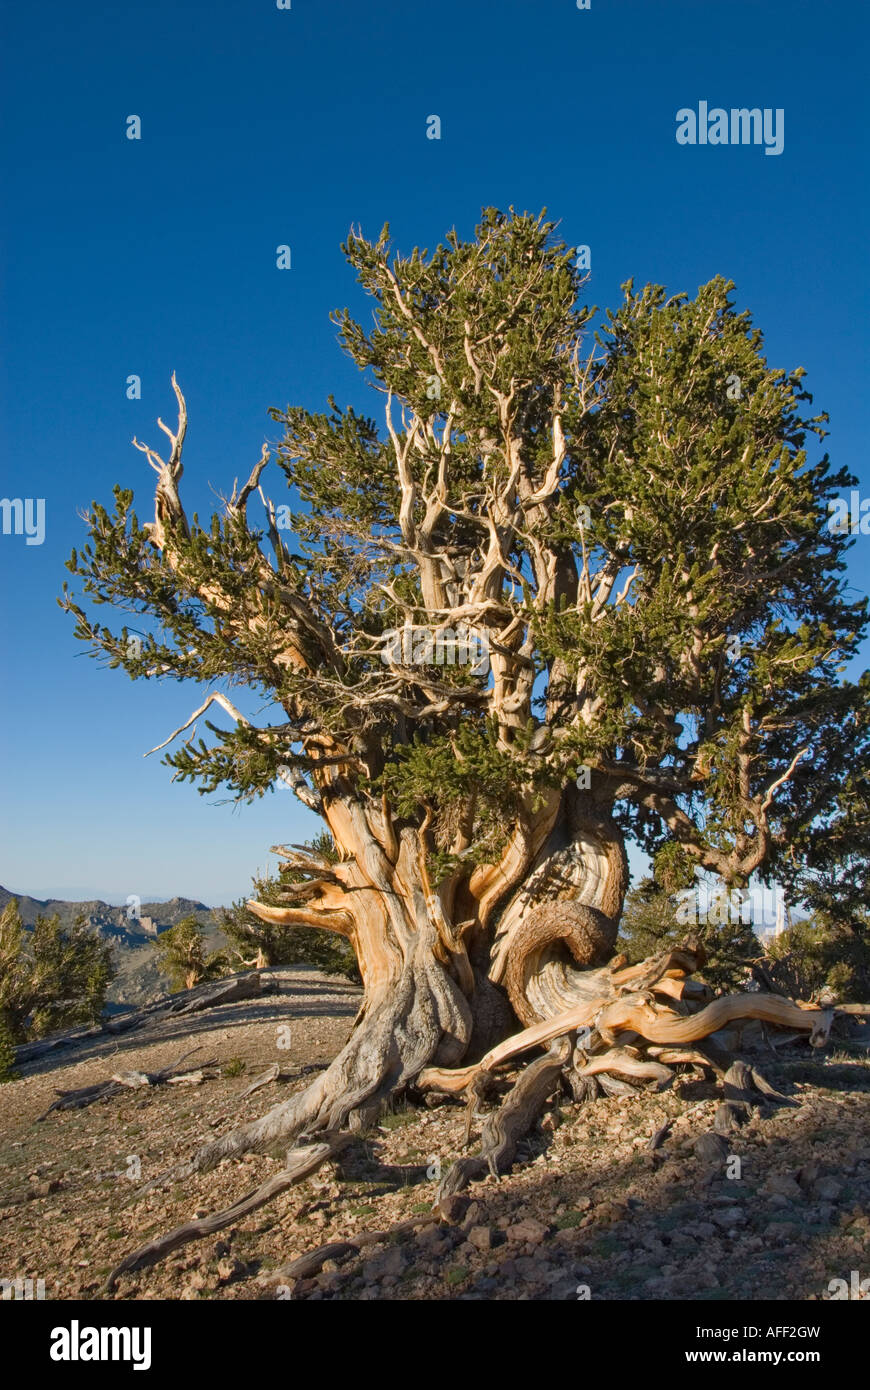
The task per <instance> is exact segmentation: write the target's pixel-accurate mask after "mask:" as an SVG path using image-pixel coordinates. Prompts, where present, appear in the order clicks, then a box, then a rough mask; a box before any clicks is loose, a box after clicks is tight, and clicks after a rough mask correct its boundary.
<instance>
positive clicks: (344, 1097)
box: [182, 788, 627, 1172]
mask: <svg viewBox="0 0 870 1390" xmlns="http://www.w3.org/2000/svg"><path fill="white" fill-rule="evenodd" d="M324 811H325V815H326V819H327V821H328V823H329V827H330V830H331V832H332V836H333V839H334V842H335V845H336V848H337V849H338V852H339V855H340V858H339V861H338V862H337V863H334V864H329V863H327V862H326V861H325V860H323V859H320V858H318V856H316V855H312V854H308V853H307V852H305V851H301V850H293V851H289V850H281V851H280V852H281V853H282V854H283V855H284V857H285V858H286V860H287V861H288V862H289V863H290V864H292V866H293V867H294V868H295V869H297V870H299V869H302V870H304V871H305V872H307V873H308V874H309V875H310V877H309V879H308V880H307V881H306V882H303V883H299V884H296V885H294V886H293V887H292V888H290V889H288V894H290V895H292V896H293V897H294V898H295V899H296V900H297V901H296V903H295V904H294V905H288V906H286V907H284V906H282V907H273V906H267V905H265V904H262V903H256V902H252V903H250V904H249V906H250V908H251V910H252V912H254V913H255V914H256V915H258V916H259V917H261V918H262V919H263V920H264V921H269V922H278V923H284V924H291V925H306V926H323V927H327V928H328V929H330V930H333V931H339V932H341V933H342V934H343V935H345V936H347V937H348V938H349V940H350V941H351V943H352V945H353V947H354V950H355V952H356V956H357V960H358V962H359V967H360V972H361V974H362V979H363V986H364V990H365V1000H364V1004H363V1008H362V1010H361V1011H360V1015H359V1016H358V1019H357V1024H356V1027H355V1029H354V1032H353V1034H352V1036H351V1037H350V1039H349V1041H348V1042H347V1044H346V1045H345V1047H344V1048H343V1049H342V1051H341V1052H340V1053H339V1055H338V1056H337V1057H336V1058H335V1060H334V1061H333V1062H332V1064H331V1066H330V1067H329V1068H328V1069H327V1070H326V1071H324V1072H323V1073H322V1074H321V1075H319V1076H318V1077H317V1078H316V1080H314V1081H313V1082H312V1084H311V1085H310V1086H309V1087H308V1088H307V1089H306V1090H305V1091H303V1092H302V1093H301V1094H299V1095H296V1096H294V1097H292V1098H290V1099H288V1100H286V1101H283V1102H281V1103H280V1104H279V1105H277V1106H275V1107H274V1108H273V1109H272V1110H271V1111H269V1113H268V1114H266V1115H265V1116H263V1117H262V1118H261V1119H259V1120H257V1121H255V1122H254V1123H252V1124H249V1125H247V1126H245V1127H244V1128H242V1129H239V1130H237V1131H235V1132H234V1133H232V1134H230V1135H228V1136H226V1137H224V1138H222V1139H220V1140H217V1141H214V1142H212V1143H209V1144H207V1145H206V1146H205V1147H204V1148H202V1149H201V1150H200V1151H199V1152H198V1153H197V1154H196V1155H195V1156H194V1158H193V1160H192V1161H191V1163H190V1164H188V1165H186V1166H185V1168H184V1169H183V1170H182V1171H183V1172H190V1171H194V1170H197V1169H202V1168H206V1167H210V1166H212V1165H213V1164H214V1163H216V1162H218V1161H219V1160H220V1159H222V1158H225V1157H227V1156H231V1155H235V1154H240V1153H243V1152H245V1151H247V1150H251V1149H255V1150H263V1149H267V1148H271V1147H272V1146H274V1145H275V1144H277V1143H286V1144H291V1143H292V1142H293V1141H294V1140H295V1139H296V1138H297V1137H298V1136H299V1135H302V1134H306V1135H308V1134H314V1133H317V1132H319V1131H320V1130H330V1131H332V1130H337V1129H341V1128H343V1127H348V1128H351V1129H357V1128H366V1127H368V1126H369V1125H370V1124H372V1123H373V1122H374V1121H375V1120H376V1118H377V1116H378V1114H379V1112H380V1110H381V1108H382V1107H383V1105H384V1103H385V1102H386V1101H387V1100H388V1099H389V1098H390V1097H391V1096H392V1095H394V1094H396V1093H398V1092H400V1091H401V1090H403V1088H405V1087H406V1086H407V1085H408V1084H409V1083H410V1082H412V1081H414V1079H415V1078H416V1077H417V1076H418V1075H419V1074H420V1073H421V1072H422V1071H423V1069H424V1068H425V1067H428V1066H435V1067H439V1068H445V1069H448V1070H449V1069H452V1068H455V1067H457V1066H458V1064H459V1063H460V1062H462V1061H463V1060H475V1059H476V1058H479V1057H480V1056H482V1055H483V1054H484V1053H485V1052H487V1051H488V1050H489V1049H490V1048H491V1047H492V1046H494V1045H495V1044H496V1043H497V1042H499V1041H500V1040H501V1039H502V1038H503V1037H505V1036H506V1035H507V1034H509V1033H511V1032H515V1031H517V1028H518V1027H519V1026H520V1025H522V1024H528V1023H532V1022H537V1021H539V1020H541V1019H543V1018H551V1017H555V1016H556V1015H557V1014H559V1013H561V1012H563V1011H564V1010H565V1009H566V1008H569V1007H571V1005H572V1004H574V1003H576V1002H578V1000H579V999H581V998H583V997H584V979H585V976H584V970H585V969H586V968H588V967H589V966H592V965H594V964H597V963H599V962H601V961H603V960H604V959H606V957H607V956H608V955H609V954H610V951H611V948H612V946H613V942H614V940H615V937H616V931H617V924H618V914H619V911H620V910H621V906H622V898H623V895H624V892H625V886H626V881H627V870H626V861H625V852H624V849H623V845H622V840H621V837H620V836H619V832H618V831H617V829H616V827H615V826H614V825H613V822H612V821H611V820H610V818H609V817H608V816H607V815H606V814H605V813H602V812H601V811H600V810H599V809H597V808H595V807H594V806H593V805H592V804H591V803H587V804H585V805H584V803H583V801H582V799H581V797H580V795H579V794H578V793H577V792H576V790H575V789H574V788H570V789H569V791H568V792H567V793H563V794H562V795H561V796H560V795H558V794H555V793H554V794H552V795H550V796H549V797H548V798H547V799H546V800H545V801H544V803H543V804H542V805H540V806H539V807H538V808H537V810H536V811H532V810H529V812H528V815H527V817H525V818H524V822H523V824H522V825H521V826H520V827H519V828H518V830H517V831H516V832H515V833H514V835H513V836H512V837H511V838H510V840H509V842H508V845H507V847H506V849H505V851H504V853H503V855H502V857H501V859H500V860H499V862H498V863H497V864H490V865H483V866H478V867H477V868H475V869H474V870H473V872H471V873H470V874H468V873H466V874H465V875H464V876H460V875H457V876H456V877H455V878H454V879H452V880H450V881H448V882H446V883H445V884H443V885H442V886H441V887H440V888H439V889H438V890H434V889H433V888H432V885H431V883H430V881H429V876H428V873H427V869H426V841H425V834H421V833H418V832H417V831H416V830H412V829H409V828H404V829H402V830H400V831H399V832H398V833H397V832H396V831H395V830H394V829H393V825H392V820H391V817H390V814H389V811H388V809H387V808H386V807H385V806H383V805H382V806H381V807H380V808H378V809H377V810H375V809H374V808H373V806H372V805H371V804H368V805H367V804H365V803H363V802H362V801H360V800H358V799H352V798H350V797H348V796H346V795H336V796H334V797H333V798H332V799H330V797H329V796H328V795H327V796H325V797H324ZM303 903H304V905H302V904H303Z"/></svg>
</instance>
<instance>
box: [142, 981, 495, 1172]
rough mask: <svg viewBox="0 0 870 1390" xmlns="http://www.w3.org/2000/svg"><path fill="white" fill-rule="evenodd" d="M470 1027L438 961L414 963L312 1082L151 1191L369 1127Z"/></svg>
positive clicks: (456, 1046) (450, 1053) (462, 1044)
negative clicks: (231, 1162)
mask: <svg viewBox="0 0 870 1390" xmlns="http://www.w3.org/2000/svg"><path fill="white" fill-rule="evenodd" d="M470 1033H471V1013H470V1009H469V1008H468V1004H467V1002H466V1001H465V999H464V998H463V996H462V995H461V993H460V992H459V990H458V988H457V986H456V985H455V984H454V982H453V981H452V980H451V979H450V977H449V976H448V975H447V974H446V972H445V971H444V970H443V969H442V968H441V967H440V966H439V965H438V962H437V961H436V960H435V959H434V958H428V959H424V960H423V962H422V963H414V962H412V963H411V965H409V967H408V968H407V969H406V970H405V972H404V973H403V975H402V978H401V979H400V981H399V982H398V985H397V986H396V988H395V990H394V991H393V992H392V993H391V994H390V995H389V997H388V998H387V999H386V1000H384V1001H383V1002H382V1003H381V1004H380V1006H379V1007H377V1008H374V1009H372V1010H371V1011H370V1012H369V1013H368V1014H367V1016H366V1018H365V1020H364V1022H363V1024H362V1025H361V1026H360V1027H359V1028H358V1029H357V1030H356V1031H355V1032H354V1033H353V1034H352V1035H351V1037H350V1039H349V1040H348V1042H347V1043H346V1044H345V1046H344V1047H343V1048H342V1050H341V1052H340V1053H339V1054H338V1056H337V1057H336V1058H335V1060H334V1061H333V1062H332V1063H331V1064H330V1066H329V1067H327V1069H326V1070H325V1071H324V1072H322V1073H321V1074H320V1075H319V1076H318V1077H317V1078H316V1080H315V1081H313V1082H312V1083H311V1085H310V1086H308V1087H307V1088H306V1089H305V1090H304V1091H302V1092H301V1093H299V1094H298V1095H294V1096H291V1097H290V1098H289V1099H288V1100H285V1101H282V1102H280V1103H279V1104H278V1105H276V1106H274V1107H273V1108H272V1109H271V1110H270V1111H268V1112H267V1114H265V1115H263V1116H262V1117H261V1118H260V1119H258V1120H255V1121H253V1122H252V1123H251V1124H248V1125H243V1126H242V1127H241V1128H239V1129H236V1130H233V1131H232V1133H230V1134H228V1135H224V1136H223V1137H222V1138H220V1139H215V1140H213V1141H211V1142H210V1143H208V1144H205V1145H204V1146H203V1147H202V1148H201V1149H199V1150H198V1152H197V1153H195V1154H194V1156H193V1158H192V1159H190V1160H189V1161H188V1162H186V1163H182V1164H179V1165H178V1166H177V1167H176V1168H173V1169H171V1170H170V1171H169V1172H167V1173H163V1174H161V1175H160V1177H158V1178H155V1179H154V1180H153V1181H152V1182H151V1183H150V1184H148V1187H147V1188H146V1189H145V1190H148V1188H151V1187H156V1186H159V1185H161V1184H163V1183H165V1182H169V1181H178V1180H181V1179H184V1178H186V1177H189V1176H190V1175H191V1174H192V1173H196V1172H204V1171H206V1170H208V1169H209V1168H213V1167H214V1166H215V1165H216V1164H217V1163H220V1161H221V1160H222V1159H224V1158H234V1157H238V1156H239V1155H241V1154H244V1153H251V1152H256V1153H263V1152H265V1151H267V1150H270V1149H273V1148H274V1147H275V1146H276V1145H278V1144H292V1143H293V1142H294V1141H295V1140H296V1139H298V1138H299V1137H300V1136H301V1135H303V1134H305V1135H314V1134H317V1133H319V1132H320V1131H321V1130H330V1131H334V1130H339V1129H344V1128H348V1129H350V1130H351V1131H359V1130H361V1129H367V1128H369V1127H370V1126H371V1125H372V1124H373V1123H374V1122H375V1120H376V1119H377V1117H378V1115H379V1114H380V1112H381V1110H382V1108H383V1105H384V1103H385V1102H386V1101H387V1100H388V1099H389V1097H390V1096H391V1095H393V1094H394V1093H395V1092H397V1091H399V1090H401V1089H402V1088H403V1087H405V1086H406V1085H408V1083H409V1082H410V1081H412V1080H413V1079H414V1077H415V1076H416V1075H417V1074H418V1073H419V1072H420V1071H421V1069H422V1068H424V1067H425V1066H426V1063H427V1062H428V1061H429V1060H430V1059H432V1058H433V1057H435V1058H436V1059H438V1058H443V1059H444V1060H449V1059H450V1058H451V1057H452V1058H454V1059H456V1058H458V1057H460V1056H461V1055H462V1053H463V1052H464V1051H465V1048H466V1046H467V1042H468V1038H469V1036H470Z"/></svg>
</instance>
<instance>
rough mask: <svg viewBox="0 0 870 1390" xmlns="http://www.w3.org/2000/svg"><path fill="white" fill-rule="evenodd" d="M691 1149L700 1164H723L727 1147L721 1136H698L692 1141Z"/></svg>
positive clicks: (726, 1155) (726, 1154) (709, 1134)
mask: <svg viewBox="0 0 870 1390" xmlns="http://www.w3.org/2000/svg"><path fill="white" fill-rule="evenodd" d="M691 1148H692V1151H693V1152H694V1155H695V1157H696V1158H699V1159H700V1160H701V1162H702V1163H724V1162H725V1159H726V1158H727V1157H728V1145H727V1144H726V1143H725V1140H724V1139H723V1138H722V1135H721V1134H711V1133H709V1132H708V1133H707V1134H699V1135H698V1137H697V1139H694V1140H692V1142H691Z"/></svg>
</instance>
